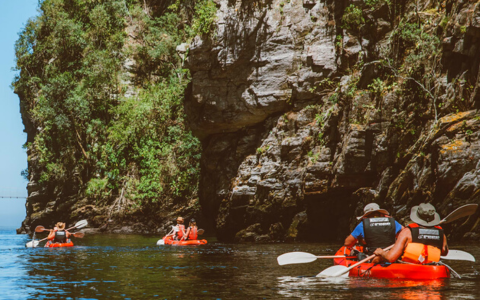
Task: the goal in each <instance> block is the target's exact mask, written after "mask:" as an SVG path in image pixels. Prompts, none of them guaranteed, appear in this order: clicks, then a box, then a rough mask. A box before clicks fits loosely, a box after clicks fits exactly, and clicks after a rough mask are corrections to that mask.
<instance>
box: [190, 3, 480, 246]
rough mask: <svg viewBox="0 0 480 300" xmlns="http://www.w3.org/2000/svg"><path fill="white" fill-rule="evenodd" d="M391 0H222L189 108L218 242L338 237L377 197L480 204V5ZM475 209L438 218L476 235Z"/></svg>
mask: <svg viewBox="0 0 480 300" xmlns="http://www.w3.org/2000/svg"><path fill="white" fill-rule="evenodd" d="M392 2H393V3H392ZM396 2H397V1H381V0H379V1H353V0H352V1H329V0H326V1H321V0H311V1H310V0H303V1H299V0H291V1H284V0H282V1H277V0H271V1H234V0H233V1H232V0H230V1H227V0H220V1H217V4H218V12H217V27H216V32H215V35H214V36H213V37H211V38H208V37H204V38H199V37H197V39H196V40H195V41H194V42H193V43H192V45H191V47H190V52H189V57H188V62H187V63H188V67H189V68H190V70H191V73H192V77H193V79H192V82H191V84H190V87H189V90H188V94H187V99H186V104H185V105H186V110H187V113H188V115H189V119H190V124H191V127H192V128H193V129H194V132H195V133H196V134H197V135H198V136H199V137H201V138H202V142H203V147H204V148H203V149H204V150H203V154H202V177H201V185H200V201H201V205H202V208H203V210H204V212H205V214H206V215H207V216H208V217H209V218H210V219H211V220H214V223H215V226H216V228H217V230H218V237H219V238H221V239H223V240H237V241H272V240H285V239H296V240H311V241H314V240H326V239H334V238H343V237H344V236H346V235H347V234H348V232H349V230H350V229H351V227H352V226H353V225H354V224H355V222H356V219H355V218H354V216H356V215H360V213H361V211H362V210H363V207H364V205H365V204H367V203H369V202H372V201H375V202H377V203H379V204H380V205H381V206H382V207H384V208H386V209H387V210H389V211H390V212H391V213H392V215H393V216H395V217H396V218H397V219H398V220H400V221H408V215H409V212H410V208H411V207H412V206H414V205H418V204H419V203H421V202H424V201H429V202H432V203H433V204H434V205H435V206H436V207H437V209H438V211H439V213H440V214H441V215H442V216H445V215H446V214H447V213H449V212H451V211H452V210H453V209H455V208H456V207H458V206H460V205H461V204H464V203H475V202H476V203H478V202H480V199H479V197H478V194H479V191H480V190H479V188H480V187H479V183H478V182H479V179H480V177H479V176H480V175H479V173H478V172H479V171H478V169H479V167H477V165H478V163H479V161H480V154H478V151H477V149H478V147H479V145H480V141H479V126H480V113H478V112H477V110H476V108H477V107H478V105H479V100H480V99H479V96H478V95H479V92H478V91H479V90H480V77H479V76H478V72H479V63H480V61H479V60H480V55H479V54H480V48H479V46H480V43H479V38H480V4H478V3H474V2H471V1H470V2H469V1H443V2H436V1H406V2H405V3H402V4H399V3H396ZM422 41H423V42H422ZM478 218H479V214H478V213H477V214H476V215H475V216H472V217H471V218H470V219H469V220H468V222H464V223H463V224H462V221H460V222H457V223H455V224H454V225H452V226H450V227H448V228H447V229H448V230H449V232H451V233H453V237H458V238H460V237H463V236H469V237H477V236H478V231H479V230H480V229H479V228H477V220H478ZM453 227H455V228H456V229H455V230H451V229H452V228H453Z"/></svg>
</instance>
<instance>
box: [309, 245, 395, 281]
mask: <svg viewBox="0 0 480 300" xmlns="http://www.w3.org/2000/svg"><path fill="white" fill-rule="evenodd" d="M393 246H394V245H391V246H388V247H387V248H385V249H383V251H388V250H390V249H391V248H393ZM374 257H375V254H373V255H370V256H369V257H367V258H365V259H362V260H361V261H359V262H358V263H356V264H353V265H351V266H350V267H348V268H347V267H345V266H343V265H336V266H333V267H329V268H326V269H325V270H323V271H322V272H320V274H318V275H317V277H339V276H342V275H343V276H342V277H348V271H350V270H351V269H353V268H355V267H356V266H359V265H361V264H363V263H365V262H367V261H369V260H371V259H372V258H374Z"/></svg>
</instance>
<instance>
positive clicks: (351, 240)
mask: <svg viewBox="0 0 480 300" xmlns="http://www.w3.org/2000/svg"><path fill="white" fill-rule="evenodd" d="M356 243H357V239H356V238H354V237H353V235H351V234H350V235H349V236H347V238H346V239H345V243H344V245H345V247H347V248H352V247H353V246H355V244H356Z"/></svg>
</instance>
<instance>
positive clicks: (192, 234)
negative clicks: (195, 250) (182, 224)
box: [184, 219, 198, 240]
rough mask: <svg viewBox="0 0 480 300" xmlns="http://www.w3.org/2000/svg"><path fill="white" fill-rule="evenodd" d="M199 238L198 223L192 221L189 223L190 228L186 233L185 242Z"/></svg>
mask: <svg viewBox="0 0 480 300" xmlns="http://www.w3.org/2000/svg"><path fill="white" fill-rule="evenodd" d="M197 238H198V228H197V222H195V219H191V220H190V222H189V223H188V228H187V232H186V233H185V238H184V239H185V240H186V239H189V240H196V239H197Z"/></svg>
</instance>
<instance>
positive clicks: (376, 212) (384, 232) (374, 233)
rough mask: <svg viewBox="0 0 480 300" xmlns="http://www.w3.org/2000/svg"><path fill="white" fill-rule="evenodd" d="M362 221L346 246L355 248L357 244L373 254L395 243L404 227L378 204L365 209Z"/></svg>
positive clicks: (371, 204)
mask: <svg viewBox="0 0 480 300" xmlns="http://www.w3.org/2000/svg"><path fill="white" fill-rule="evenodd" d="M357 219H358V220H362V222H360V223H359V224H358V225H357V227H355V229H354V230H353V231H352V233H351V234H350V235H349V236H348V237H347V238H346V239H345V243H344V245H345V246H346V247H348V248H351V247H353V246H354V245H355V244H356V243H357V242H359V243H361V244H362V246H364V247H366V248H365V251H364V252H365V253H369V254H372V253H373V251H375V250H376V249H377V248H386V247H388V246H390V245H393V244H394V243H395V237H396V235H397V233H399V232H400V231H401V230H402V229H403V226H402V225H400V224H399V223H398V222H397V221H395V220H394V219H393V218H392V217H391V216H390V214H389V213H388V211H387V210H385V209H381V208H380V206H379V205H378V204H376V203H369V204H367V205H366V206H365V208H364V209H363V215H362V216H360V217H357Z"/></svg>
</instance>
